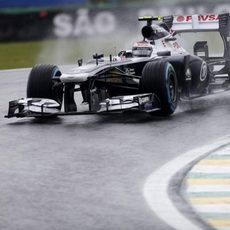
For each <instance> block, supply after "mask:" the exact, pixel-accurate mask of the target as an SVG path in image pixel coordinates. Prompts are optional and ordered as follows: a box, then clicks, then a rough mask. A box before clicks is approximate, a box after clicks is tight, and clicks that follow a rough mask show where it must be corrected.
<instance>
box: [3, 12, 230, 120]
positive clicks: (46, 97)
mask: <svg viewBox="0 0 230 230" xmlns="http://www.w3.org/2000/svg"><path fill="white" fill-rule="evenodd" d="M139 21H146V25H145V26H144V27H143V28H142V31H141V32H142V35H143V40H141V41H139V42H136V43H135V44H134V45H133V47H132V49H131V50H126V51H121V52H120V53H119V54H118V55H117V56H112V55H110V56H109V57H104V56H103V55H98V54H95V55H94V56H93V58H94V59H93V60H92V61H89V62H87V63H85V64H84V63H83V62H82V60H79V61H78V66H77V67H76V68H74V69H73V70H72V71H71V72H70V73H61V71H60V70H59V68H58V67H57V66H55V65H36V66H34V67H33V68H32V70H31V72H30V74H29V78H28V82H27V98H22V99H19V100H14V101H10V102H9V111H8V114H7V115H6V116H5V117H8V118H10V117H49V116H51V117H52V116H61V115H80V114H102V113H103V114H104V113H112V112H121V111H144V112H148V113H155V112H158V113H159V114H161V115H163V116H167V115H171V114H173V113H174V112H175V110H176V108H177V103H178V101H179V100H192V99H194V98H197V97H203V96H206V95H209V94H213V93H215V92H219V91H220V90H222V91H224V90H228V89H230V14H229V13H224V14H219V15H215V14H212V15H192V16H181V15H180V16H166V17H152V16H147V17H140V18H139ZM201 31H217V32H219V33H220V35H221V38H222V40H223V44H224V54H223V56H221V57H211V56H209V48H208V44H207V42H206V41H197V42H196V43H195V44H194V54H189V53H188V52H187V51H186V50H185V49H184V48H183V47H182V46H181V45H180V44H179V42H178V40H177V37H176V34H180V33H186V32H201ZM77 92H80V93H81V95H82V101H83V102H82V103H83V104H84V105H86V107H87V109H85V110H84V111H80V110H79V103H77V102H76V93H77Z"/></svg>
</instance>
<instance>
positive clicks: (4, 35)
mask: <svg viewBox="0 0 230 230" xmlns="http://www.w3.org/2000/svg"><path fill="white" fill-rule="evenodd" d="M25 9H26V8H25ZM223 11H229V12H230V3H229V1H218V3H214V1H212V3H209V2H208V1H207V3H206V2H205V1H203V2H202V3H201V4H199V5H198V4H197V5H196V4H192V3H189V2H188V3H186V4H180V3H177V4H173V3H171V4H170V3H162V4H160V3H156V4H154V3H152V4H150V3H149V4H144V3H143V4H142V5H140V6H139V5H134V6H133V5H130V4H129V5H123V6H122V5H117V6H113V7H103V8H99V7H97V8H93V7H90V8H85V7H84V4H81V5H80V6H79V5H78V6H76V7H71V8H68V7H66V8H63V9H61V8H60V7H59V8H57V7H55V8H52V7H51V8H50V7H49V8H47V9H46V7H42V8H41V7H40V8H38V7H37V6H36V7H35V8H34V10H30V11H29V10H24V11H23V10H13V9H11V10H9V9H8V10H4V8H1V5H0V41H18V40H21V41H24V40H41V39H47V38H52V39H61V38H80V37H93V38H95V37H100V36H107V35H112V34H115V33H116V34H117V33H118V34H119V33H121V34H122V35H123V36H121V37H122V38H123V37H124V35H126V34H127V35H129V34H131V33H136V31H137V28H140V27H141V26H142V25H140V23H139V22H138V20H137V17H138V16H143V15H161V16H165V15H171V14H186V15H190V14H195V13H196V14H204V13H209V12H214V13H220V12H223Z"/></svg>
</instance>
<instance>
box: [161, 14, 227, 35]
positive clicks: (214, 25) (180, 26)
mask: <svg viewBox="0 0 230 230" xmlns="http://www.w3.org/2000/svg"><path fill="white" fill-rule="evenodd" d="M229 17H230V14H229V13H224V14H206V15H198V14H196V15H183V16H182V15H174V16H173V15H171V16H165V17H163V18H162V21H163V22H164V23H166V25H167V26H168V27H169V28H170V29H171V30H172V31H174V32H176V33H183V32H200V31H218V30H219V29H220V28H222V27H224V26H227V24H229V23H230V21H229ZM228 26H229V25H228Z"/></svg>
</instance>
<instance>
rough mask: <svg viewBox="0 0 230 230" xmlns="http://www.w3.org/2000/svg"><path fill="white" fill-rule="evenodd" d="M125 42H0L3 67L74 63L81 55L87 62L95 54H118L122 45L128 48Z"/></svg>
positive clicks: (85, 40)
mask: <svg viewBox="0 0 230 230" xmlns="http://www.w3.org/2000/svg"><path fill="white" fill-rule="evenodd" d="M134 41H135V40H134ZM122 43H123V42H122V40H121V39H117V38H116V37H113V38H108V37H107V38H88V39H62V40H44V41H30V42H6V43H0V69H13V68H24V67H31V66H33V65H35V64H38V63H39V64H40V63H43V64H45V63H46V64H57V65H62V64H73V63H77V60H78V59H79V58H83V59H84V61H86V60H88V59H89V58H91V57H92V55H93V54H95V53H98V54H101V53H104V54H105V55H109V54H113V55H115V54H117V52H118V51H120V49H119V47H122V49H124V48H125V47H124V44H122ZM128 44H132V42H131V43H128Z"/></svg>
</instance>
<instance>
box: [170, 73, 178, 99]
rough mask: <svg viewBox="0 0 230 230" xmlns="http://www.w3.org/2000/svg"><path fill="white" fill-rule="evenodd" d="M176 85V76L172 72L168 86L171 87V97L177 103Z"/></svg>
mask: <svg viewBox="0 0 230 230" xmlns="http://www.w3.org/2000/svg"><path fill="white" fill-rule="evenodd" d="M175 87H176V86H175V81H174V76H173V75H172V74H171V75H170V77H169V82H168V88H169V97H170V99H171V101H172V102H173V103H175V102H176V99H177V94H176V88H175Z"/></svg>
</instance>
